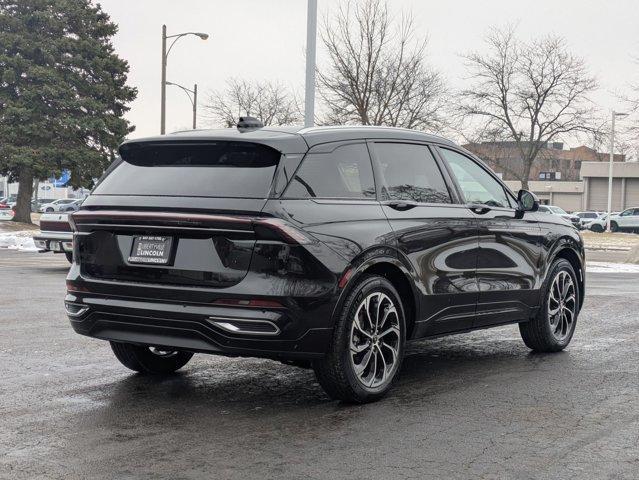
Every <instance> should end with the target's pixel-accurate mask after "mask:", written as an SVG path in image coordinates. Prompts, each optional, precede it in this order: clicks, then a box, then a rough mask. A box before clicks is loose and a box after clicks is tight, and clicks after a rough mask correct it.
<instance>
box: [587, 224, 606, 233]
mask: <svg viewBox="0 0 639 480" xmlns="http://www.w3.org/2000/svg"><path fill="white" fill-rule="evenodd" d="M590 230H592V231H593V232H595V233H603V231H604V227H602V226H601V225H599V224H598V223H597V224H595V225H593V226H592V227H590Z"/></svg>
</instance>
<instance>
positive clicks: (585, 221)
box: [573, 212, 601, 229]
mask: <svg viewBox="0 0 639 480" xmlns="http://www.w3.org/2000/svg"><path fill="white" fill-rule="evenodd" d="M573 215H576V216H577V217H579V226H580V228H581V229H585V228H588V225H590V223H591V222H593V221H594V220H597V219H599V218H600V217H601V213H598V212H574V213H573Z"/></svg>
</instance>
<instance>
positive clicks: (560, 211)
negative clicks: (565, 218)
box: [548, 207, 568, 215]
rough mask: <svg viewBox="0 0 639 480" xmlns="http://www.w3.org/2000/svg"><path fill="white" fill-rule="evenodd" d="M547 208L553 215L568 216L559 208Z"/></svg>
mask: <svg viewBox="0 0 639 480" xmlns="http://www.w3.org/2000/svg"><path fill="white" fill-rule="evenodd" d="M548 208H550V210H552V212H553V213H557V214H559V215H568V214H567V213H566V211H565V210H563V209H561V208H559V207H548Z"/></svg>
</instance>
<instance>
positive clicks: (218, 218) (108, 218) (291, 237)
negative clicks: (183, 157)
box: [69, 210, 315, 245]
mask: <svg viewBox="0 0 639 480" xmlns="http://www.w3.org/2000/svg"><path fill="white" fill-rule="evenodd" d="M121 221H126V222H145V223H146V222H161V223H163V224H166V225H167V226H169V227H170V226H197V227H203V228H212V229H215V228H225V227H231V228H239V229H242V230H250V229H251V227H252V228H253V230H254V231H255V233H256V234H257V236H258V238H262V239H272V240H282V241H284V242H286V243H290V244H293V245H308V244H311V243H314V241H315V240H314V239H313V238H312V237H310V236H308V235H307V234H306V233H304V232H302V231H301V230H300V229H298V228H296V227H294V226H293V225H291V224H289V223H287V222H286V221H284V220H282V219H279V218H272V217H264V218H262V217H249V216H245V217H244V216H239V215H238V216H235V215H210V214H202V213H194V214H190V213H179V212H131V211H120V210H79V211H77V212H74V213H72V214H71V215H69V223H70V224H71V228H72V230H73V231H77V230H78V225H81V224H84V223H94V222H98V223H104V224H105V225H108V224H109V223H115V222H121ZM136 225H138V224H137V223H136Z"/></svg>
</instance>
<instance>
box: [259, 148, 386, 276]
mask: <svg viewBox="0 0 639 480" xmlns="http://www.w3.org/2000/svg"><path fill="white" fill-rule="evenodd" d="M293 163H294V164H293V165H292V167H293V168H292V169H291V171H290V172H288V173H286V174H285V175H284V176H285V177H286V181H285V182H283V183H284V185H286V184H288V187H286V189H285V191H284V192H283V193H282V195H281V198H279V199H278V200H272V201H269V202H268V203H267V205H266V206H265V207H264V213H266V214H274V215H277V216H283V218H286V219H287V220H288V221H289V222H291V223H292V224H293V225H295V226H296V227H297V228H299V229H300V230H302V231H306V232H308V233H310V234H311V235H313V236H314V237H315V238H318V239H319V240H321V241H322V242H323V243H324V244H325V245H327V246H328V247H330V248H331V249H332V250H333V251H334V252H336V253H338V254H339V255H340V256H341V257H343V258H344V259H346V260H347V261H348V262H350V261H352V260H353V259H354V258H356V257H357V256H358V255H360V254H361V253H362V252H364V251H367V252H370V249H371V248H372V247H374V246H379V245H383V244H384V243H385V242H390V241H391V239H390V238H388V237H389V231H390V227H389V224H388V220H387V219H386V217H385V215H384V214H383V212H382V209H381V206H380V204H379V201H378V200H377V197H376V188H375V181H374V175H373V167H372V164H371V159H370V156H369V153H368V147H367V146H366V142H365V141H362V140H360V141H346V142H331V143H324V144H320V145H316V146H314V147H313V148H312V149H311V150H310V151H309V152H308V153H307V154H306V156H305V157H304V159H303V160H302V161H301V164H300V161H299V159H298V160H297V161H296V162H293ZM296 165H299V168H297V169H296V168H295V167H296ZM292 172H294V174H292ZM386 250H388V248H386ZM370 253H372V252H370ZM328 260H329V259H327V261H328ZM338 267H339V266H338ZM342 267H343V266H342ZM331 268H332V266H331Z"/></svg>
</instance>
